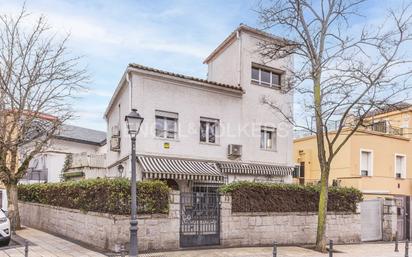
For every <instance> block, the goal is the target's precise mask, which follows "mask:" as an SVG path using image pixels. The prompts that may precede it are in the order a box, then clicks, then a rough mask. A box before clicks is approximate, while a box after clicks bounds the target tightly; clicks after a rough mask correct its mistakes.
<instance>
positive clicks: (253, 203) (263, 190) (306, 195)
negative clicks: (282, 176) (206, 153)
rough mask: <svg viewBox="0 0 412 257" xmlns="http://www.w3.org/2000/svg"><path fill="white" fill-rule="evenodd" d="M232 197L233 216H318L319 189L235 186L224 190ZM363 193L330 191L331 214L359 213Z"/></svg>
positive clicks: (260, 185)
mask: <svg viewBox="0 0 412 257" xmlns="http://www.w3.org/2000/svg"><path fill="white" fill-rule="evenodd" d="M220 192H222V193H226V194H231V196H232V211H233V212H317V211H318V202H319V192H320V187H319V186H301V185H295V184H270V183H257V182H234V183H231V184H228V185H225V186H222V187H221V188H220ZM361 201H362V193H361V192H360V191H359V190H357V189H355V188H345V187H330V188H329V199H328V211H335V212H356V204H357V203H359V202H361Z"/></svg>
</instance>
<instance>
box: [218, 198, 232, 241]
mask: <svg viewBox="0 0 412 257" xmlns="http://www.w3.org/2000/svg"><path fill="white" fill-rule="evenodd" d="M231 215H232V197H231V196H230V195H229V194H226V195H222V196H220V243H221V245H222V246H225V245H226V243H227V241H228V239H229V233H230V219H231Z"/></svg>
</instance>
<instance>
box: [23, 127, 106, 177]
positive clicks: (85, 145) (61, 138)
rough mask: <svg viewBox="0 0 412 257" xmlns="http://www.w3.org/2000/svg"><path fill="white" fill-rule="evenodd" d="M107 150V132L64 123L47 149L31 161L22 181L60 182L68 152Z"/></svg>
mask: <svg viewBox="0 0 412 257" xmlns="http://www.w3.org/2000/svg"><path fill="white" fill-rule="evenodd" d="M105 152H106V133H105V132H102V131H97V130H93V129H87V128H83V127H78V126H73V125H63V126H62V128H61V130H60V131H59V133H58V134H57V135H56V136H54V137H53V138H52V139H51V140H50V142H49V144H48V147H47V149H46V150H45V151H43V152H42V153H40V154H37V155H36V156H35V157H34V158H33V159H32V160H31V161H30V164H29V168H28V171H27V173H26V175H25V177H24V178H23V179H22V180H21V182H22V183H36V182H37V183H38V182H59V181H60V180H61V175H62V170H63V166H64V162H65V160H66V156H67V155H68V154H71V155H74V156H78V155H82V154H92V155H98V154H104V153H105ZM75 159H77V158H75Z"/></svg>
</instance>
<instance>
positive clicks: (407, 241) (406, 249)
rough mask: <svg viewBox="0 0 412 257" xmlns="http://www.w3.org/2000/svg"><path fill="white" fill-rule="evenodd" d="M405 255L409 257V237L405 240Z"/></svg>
mask: <svg viewBox="0 0 412 257" xmlns="http://www.w3.org/2000/svg"><path fill="white" fill-rule="evenodd" d="M405 257H409V239H406V241H405Z"/></svg>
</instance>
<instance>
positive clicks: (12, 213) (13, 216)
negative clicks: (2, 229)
mask: <svg viewBox="0 0 412 257" xmlns="http://www.w3.org/2000/svg"><path fill="white" fill-rule="evenodd" d="M6 189H7V200H8V213H9V219H10V223H11V224H10V227H11V231H13V232H14V231H16V230H18V229H21V224H20V213H19V199H18V195H17V183H10V184H8V185H6Z"/></svg>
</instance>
